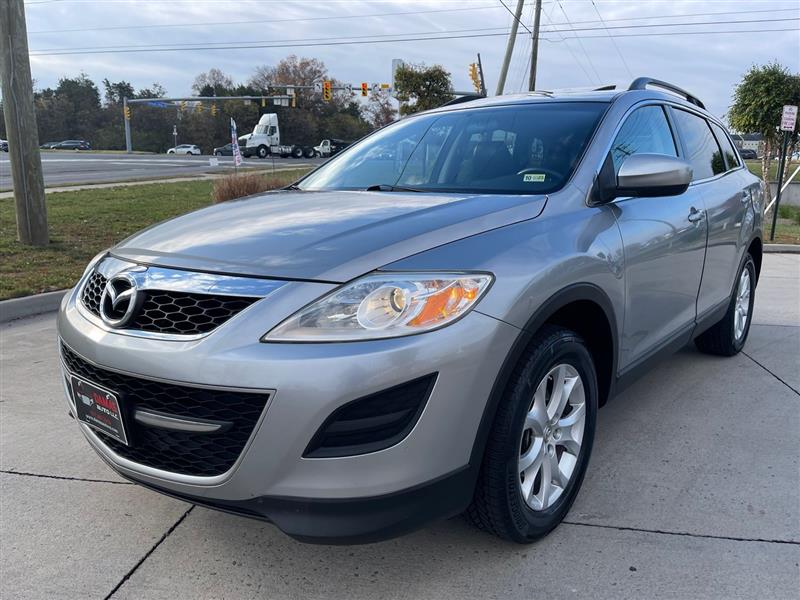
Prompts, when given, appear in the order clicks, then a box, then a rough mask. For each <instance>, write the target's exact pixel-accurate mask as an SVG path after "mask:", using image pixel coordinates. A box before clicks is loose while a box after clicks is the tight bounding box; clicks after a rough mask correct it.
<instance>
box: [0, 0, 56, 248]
mask: <svg viewBox="0 0 800 600" xmlns="http://www.w3.org/2000/svg"><path fill="white" fill-rule="evenodd" d="M0 85H2V89H3V112H4V113H5V122H6V133H7V135H8V153H9V158H10V161H11V177H12V181H13V182H14V200H15V203H16V213H17V239H19V241H20V242H22V243H23V244H30V245H33V246H46V245H47V243H48V242H49V236H48V232H47V206H46V205H45V202H44V179H43V178H42V158H41V156H40V154H39V133H38V131H37V129H36V113H35V112H34V108H33V82H32V80H31V63H30V60H29V58H28V34H27V31H26V28H25V6H24V4H23V1H22V0H2V2H0Z"/></svg>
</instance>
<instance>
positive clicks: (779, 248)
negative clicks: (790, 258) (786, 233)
mask: <svg viewBox="0 0 800 600" xmlns="http://www.w3.org/2000/svg"><path fill="white" fill-rule="evenodd" d="M764 252H785V253H787V254H800V245H797V244H764Z"/></svg>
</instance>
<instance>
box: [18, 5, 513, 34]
mask: <svg viewBox="0 0 800 600" xmlns="http://www.w3.org/2000/svg"><path fill="white" fill-rule="evenodd" d="M497 8H500V7H499V6H497V5H494V4H487V5H485V6H470V7H466V8H439V9H434V10H414V11H406V12H389V13H370V14H365V15H331V16H325V17H297V18H292V19H255V20H254V19H248V20H247V21H215V22H214V23H208V22H205V23H158V24H154V25H119V26H114V27H82V28H78V29H47V30H41V31H29V32H28V35H34V34H35V35H43V34H46V33H84V32H86V31H119V30H127V29H164V28H172V27H216V26H219V25H258V24H261V23H296V22H300V21H331V20H339V19H366V18H371V17H397V16H402V15H428V14H433V13H443V12H465V11H469V10H487V9H497Z"/></svg>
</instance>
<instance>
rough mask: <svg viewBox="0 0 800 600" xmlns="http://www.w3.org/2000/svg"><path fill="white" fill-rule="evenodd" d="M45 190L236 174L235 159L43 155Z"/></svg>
mask: <svg viewBox="0 0 800 600" xmlns="http://www.w3.org/2000/svg"><path fill="white" fill-rule="evenodd" d="M41 156H42V169H43V172H44V183H45V187H56V186H63V185H72V184H81V183H84V184H85V183H108V182H115V181H134V180H139V179H156V178H159V179H160V178H169V177H178V176H187V175H189V176H191V175H201V174H203V173H220V172H225V171H230V170H233V168H234V164H233V157H232V156H220V157H212V156H188V155H177V156H176V155H174V154H169V155H167V154H123V153H108V154H103V153H93V152H79V151H68V150H64V151H57V152H42V155H41ZM211 158H217V159H218V162H219V165H218V166H211V165H210V163H209V159H211ZM324 161H325V159H322V158H311V159H305V158H303V159H294V158H272V157H270V158H266V159H263V160H262V159H260V158H246V159H244V167H245V168H261V169H269V168H271V167H272V166H273V165H274V166H275V168H287V167H297V168H302V167H308V166H316V165H319V164H322V163H323V162H324ZM12 189H13V183H12V181H11V165H10V164H9V159H8V153H6V152H0V191H9V190H12Z"/></svg>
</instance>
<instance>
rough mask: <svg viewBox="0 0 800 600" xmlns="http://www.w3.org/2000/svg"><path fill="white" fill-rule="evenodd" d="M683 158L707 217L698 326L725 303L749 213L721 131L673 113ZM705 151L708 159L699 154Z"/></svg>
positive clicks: (743, 183) (741, 178) (741, 176)
mask: <svg viewBox="0 0 800 600" xmlns="http://www.w3.org/2000/svg"><path fill="white" fill-rule="evenodd" d="M673 113H674V115H675V121H676V123H677V126H678V130H679V132H680V134H681V138H682V140H683V143H684V146H685V149H686V152H687V155H688V156H690V157H691V159H692V161H693V163H694V162H698V161H702V162H703V163H704V164H703V165H698V166H697V167H695V169H696V170H698V169H699V170H702V173H703V175H704V178H703V179H699V180H698V181H696V182H694V183H693V184H692V188H693V189H694V192H695V193H696V194H698V195H699V197H700V198H701V199H702V202H703V205H704V206H705V209H706V215H707V217H708V248H707V250H706V264H705V269H704V271H703V282H702V284H701V285H700V293H699V295H698V298H697V315H698V320H700V319H702V318H703V316H705V315H706V314H708V313H710V312H712V311H713V310H714V309H715V308H720V307H721V306H722V305H725V304H726V303H727V302H728V301H729V300H730V295H731V290H732V287H733V282H734V280H735V279H736V275H737V272H738V270H739V261H740V259H741V257H742V253H743V252H744V250H745V248H746V245H747V242H748V234H749V231H745V230H744V229H745V223H747V222H748V221H747V219H746V217H747V212H748V210H750V207H751V203H750V191H749V189H748V187H747V186H748V185H749V178H747V177H745V173H744V168H743V167H742V165H741V164H740V162H739V157H738V155H737V154H736V151H735V150H734V148H733V144H731V142H730V140H729V139H728V136H727V134H726V133H725V131H724V130H723V129H722V128H721V127H720V126H719V125H717V124H716V123H713V122H709V121H708V120H706V119H704V118H703V117H702V116H700V115H699V114H696V113H691V112H688V111H684V110H681V109H677V108H675V109H673ZM704 146H706V147H711V148H712V149H713V152H712V153H709V152H708V151H704V150H701V147H704Z"/></svg>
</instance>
